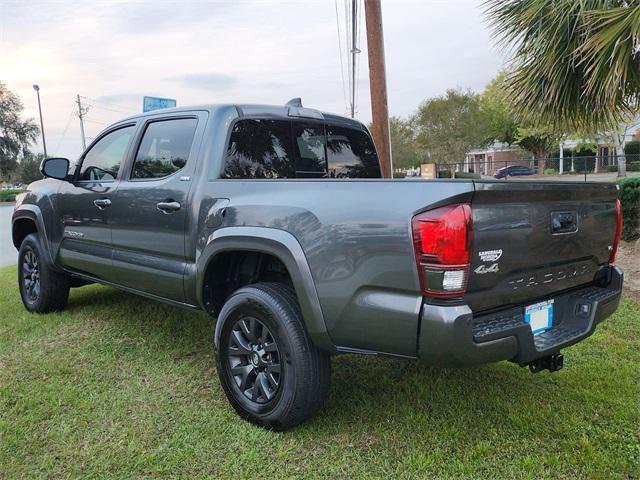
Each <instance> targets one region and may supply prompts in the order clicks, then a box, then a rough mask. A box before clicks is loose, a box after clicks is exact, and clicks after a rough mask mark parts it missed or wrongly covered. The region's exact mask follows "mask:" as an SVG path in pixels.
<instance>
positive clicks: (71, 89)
mask: <svg viewBox="0 0 640 480" xmlns="http://www.w3.org/2000/svg"><path fill="white" fill-rule="evenodd" d="M345 2H350V0H297V1H295V0H289V1H285V0H211V1H189V0H185V1H180V2H177V1H169V0H153V1H126V2H116V1H104V0H102V1H95V0H93V1H92V0H83V1H63V0H58V1H45V2H39V1H35V0H17V1H13V0H0V81H1V82H3V83H5V84H6V85H7V86H8V88H9V89H10V90H11V91H13V92H14V93H16V94H18V95H19V96H20V97H21V99H22V101H23V103H24V106H25V110H24V115H23V116H24V117H25V118H28V117H31V118H34V119H36V120H37V118H38V110H37V99H36V96H35V92H34V91H33V88H32V85H33V84H39V85H40V94H41V101H42V110H43V118H44V127H45V134H46V141H47V150H48V154H49V156H54V155H55V156H64V157H68V158H71V159H74V158H76V157H77V156H78V155H79V154H80V153H81V140H80V127H79V119H78V117H77V116H76V113H77V108H75V103H74V102H75V100H76V95H77V94H79V95H81V96H82V97H83V98H82V102H83V104H84V106H86V107H88V109H89V110H88V113H87V114H86V123H85V131H86V135H87V142H89V141H90V139H91V138H93V137H95V136H96V135H97V134H98V133H99V132H100V131H101V130H102V129H104V128H105V127H106V126H108V125H109V124H110V123H113V122H115V121H117V120H119V119H121V118H123V117H125V116H128V115H133V114H136V113H139V112H141V111H142V97H143V96H145V95H148V96H160V97H167V98H174V99H176V101H177V104H178V106H186V105H196V104H205V103H228V102H237V103H266V104H284V103H285V102H287V101H288V100H289V99H291V98H293V97H302V102H303V105H304V106H308V107H312V108H318V109H320V110H324V111H329V112H334V113H338V114H347V112H348V100H347V97H346V95H348V93H346V92H345V90H347V89H348V85H347V80H346V75H347V73H348V72H347V65H346V60H347V59H346V56H347V53H346V45H345V42H346V40H345V33H346V32H345V15H344V13H345ZM359 2H360V3H361V2H362V0H359ZM336 11H337V14H336ZM382 15H383V28H384V42H385V57H386V70H387V91H388V101H389V112H390V114H391V115H397V116H403V117H404V116H407V115H410V114H411V113H413V112H414V111H415V110H416V109H417V108H418V106H419V104H420V102H422V101H423V100H424V99H426V98H429V97H433V96H437V95H442V94H444V93H445V91H446V90H447V89H448V88H457V87H460V88H465V89H466V88H468V89H471V90H474V91H481V90H482V88H483V87H484V86H485V85H486V84H487V83H488V82H489V81H490V80H491V79H492V78H493V77H494V76H495V75H496V74H497V72H498V71H499V70H500V69H501V68H503V66H504V65H505V62H506V53H505V52H504V51H502V50H501V49H500V48H498V47H496V46H495V43H494V41H493V40H492V38H491V35H490V31H489V29H488V27H487V25H486V22H485V21H484V19H483V16H482V9H481V2H480V1H471V0H449V1H435V0H434V1H432V0H423V1H420V0H382ZM361 25H362V27H363V28H362V31H361V37H360V45H359V46H360V49H361V50H362V53H360V54H359V55H358V56H359V62H358V63H359V69H358V79H357V81H356V84H357V90H358V99H357V102H356V117H357V118H358V119H360V120H362V121H364V122H369V121H370V120H371V107H370V98H369V80H368V60H367V50H366V36H365V32H364V18H362V21H361ZM338 28H339V30H340V36H338ZM339 39H340V40H339ZM341 51H342V61H341V55H340V52H341ZM341 65H342V68H341ZM343 71H344V77H343V73H342V72H343ZM343 78H345V80H344V81H343ZM34 150H35V151H42V146H41V141H39V142H38V144H37V145H36V146H35V147H34Z"/></svg>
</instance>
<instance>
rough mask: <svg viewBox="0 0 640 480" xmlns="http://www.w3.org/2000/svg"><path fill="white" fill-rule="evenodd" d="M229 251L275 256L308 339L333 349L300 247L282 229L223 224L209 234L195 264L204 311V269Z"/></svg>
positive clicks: (333, 350) (327, 348)
mask: <svg viewBox="0 0 640 480" xmlns="http://www.w3.org/2000/svg"><path fill="white" fill-rule="evenodd" d="M229 252H256V253H264V254H267V255H270V256H272V257H275V258H276V259H278V260H279V261H280V262H281V263H282V264H283V265H284V266H285V268H286V270H287V272H288V274H289V277H290V279H291V283H292V286H293V288H294V290H295V292H296V296H297V297H298V302H299V304H300V309H301V311H302V316H303V320H304V323H305V328H306V330H307V332H308V333H309V336H310V337H311V340H312V341H313V343H314V344H315V345H316V346H317V347H318V348H320V349H322V350H325V351H328V352H331V353H333V352H335V351H336V347H335V345H334V343H333V342H332V341H331V338H330V337H329V334H328V332H327V328H326V325H325V322H324V316H323V313H322V308H321V306H320V300H319V299H318V293H317V291H316V288H315V283H314V281H313V277H312V276H311V270H310V268H309V264H308V263H307V259H306V257H305V255H304V252H303V250H302V247H301V246H300V244H299V243H298V241H297V240H296V238H295V237H294V236H293V235H291V234H290V233H288V232H285V231H284V230H278V229H274V228H266V227H227V228H222V229H219V230H216V231H215V232H214V233H213V234H211V235H210V236H209V238H208V240H207V245H206V247H205V248H204V250H203V252H202V254H201V255H200V257H199V258H198V261H197V264H196V295H197V300H198V303H199V304H200V305H201V306H202V307H203V309H205V310H206V307H205V299H204V289H205V279H206V278H207V271H208V269H209V268H210V267H211V266H212V262H214V261H215V259H216V258H217V257H218V256H219V255H221V254H224V253H229ZM216 337H217V335H216Z"/></svg>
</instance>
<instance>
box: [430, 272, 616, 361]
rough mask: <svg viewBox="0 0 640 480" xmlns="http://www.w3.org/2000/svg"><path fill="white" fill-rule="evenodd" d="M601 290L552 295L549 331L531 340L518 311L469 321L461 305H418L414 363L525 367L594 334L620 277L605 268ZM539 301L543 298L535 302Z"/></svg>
mask: <svg viewBox="0 0 640 480" xmlns="http://www.w3.org/2000/svg"><path fill="white" fill-rule="evenodd" d="M607 278H608V281H607V284H606V285H605V286H589V287H585V288H582V289H578V290H574V291H571V292H568V293H564V294H560V295H557V296H552V297H550V298H553V300H554V315H553V327H552V328H551V330H548V331H547V332H544V333H541V334H539V335H535V336H534V335H533V334H532V333H531V328H530V327H529V325H527V324H526V323H524V318H523V317H524V306H519V307H515V308H509V309H506V310H502V311H499V312H495V313H492V314H489V315H480V316H474V315H473V313H472V312H471V310H470V309H469V307H468V306H466V305H460V306H437V305H429V304H426V303H425V304H423V306H422V320H421V327H420V336H419V339H418V347H419V349H418V358H419V359H420V360H421V361H423V362H425V363H428V364H430V365H441V366H449V367H456V366H469V365H479V364H483V363H492V362H498V361H501V360H512V361H514V362H516V363H518V364H520V365H526V364H528V363H530V362H532V361H533V360H536V359H538V358H542V357H546V356H549V355H552V354H554V353H557V352H559V351H560V349H562V348H566V347H568V346H570V345H573V344H575V343H577V342H579V341H581V340H583V339H585V338H587V337H588V336H590V335H591V334H592V333H593V332H594V331H595V328H596V326H597V324H598V323H600V322H602V321H603V320H604V319H606V318H607V317H609V316H610V315H611V314H612V313H613V312H615V310H616V309H617V308H618V304H619V302H620V295H621V292H622V282H623V273H622V270H621V269H620V268H618V267H609V271H608V275H607ZM541 300H545V299H541Z"/></svg>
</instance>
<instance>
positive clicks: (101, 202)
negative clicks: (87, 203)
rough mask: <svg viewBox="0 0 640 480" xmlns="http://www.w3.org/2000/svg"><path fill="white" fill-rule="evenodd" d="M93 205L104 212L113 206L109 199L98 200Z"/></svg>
mask: <svg viewBox="0 0 640 480" xmlns="http://www.w3.org/2000/svg"><path fill="white" fill-rule="evenodd" d="M93 204H94V205H95V206H96V207H98V208H99V209H100V210H104V209H105V208H107V207H110V206H111V200H109V199H108V198H98V199H96V200H94V201H93Z"/></svg>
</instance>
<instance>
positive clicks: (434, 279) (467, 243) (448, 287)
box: [411, 203, 472, 298]
mask: <svg viewBox="0 0 640 480" xmlns="http://www.w3.org/2000/svg"><path fill="white" fill-rule="evenodd" d="M411 227H412V231H413V247H414V250H415V254H416V263H417V265H418V277H419V278H420V286H421V288H422V292H423V294H424V295H428V296H431V297H438V298H450V297H459V296H461V295H463V294H464V293H465V291H466V289H467V281H468V277H469V264H470V262H471V232H472V229H471V205H469V204H468V203H463V204H457V205H447V206H446V207H440V208H436V209H434V210H429V211H427V212H423V213H420V214H419V215H416V216H415V217H413V219H412V221H411Z"/></svg>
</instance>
